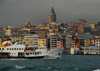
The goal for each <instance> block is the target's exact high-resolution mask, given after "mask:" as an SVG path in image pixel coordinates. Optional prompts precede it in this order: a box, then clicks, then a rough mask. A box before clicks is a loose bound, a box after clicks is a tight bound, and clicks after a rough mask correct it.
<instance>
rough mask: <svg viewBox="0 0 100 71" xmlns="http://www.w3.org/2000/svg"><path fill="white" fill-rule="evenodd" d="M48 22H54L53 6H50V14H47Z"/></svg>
mask: <svg viewBox="0 0 100 71" xmlns="http://www.w3.org/2000/svg"><path fill="white" fill-rule="evenodd" d="M50 22H56V13H55V11H54V8H53V6H52V9H51V12H50V14H49V23H50Z"/></svg>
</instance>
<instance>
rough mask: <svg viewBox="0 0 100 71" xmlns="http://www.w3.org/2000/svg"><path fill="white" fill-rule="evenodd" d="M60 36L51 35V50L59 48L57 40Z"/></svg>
mask: <svg viewBox="0 0 100 71" xmlns="http://www.w3.org/2000/svg"><path fill="white" fill-rule="evenodd" d="M57 39H58V36H57V35H51V36H50V48H57V41H58V40H57Z"/></svg>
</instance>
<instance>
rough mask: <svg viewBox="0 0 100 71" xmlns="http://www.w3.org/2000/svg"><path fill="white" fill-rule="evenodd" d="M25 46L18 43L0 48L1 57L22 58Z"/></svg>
mask: <svg viewBox="0 0 100 71" xmlns="http://www.w3.org/2000/svg"><path fill="white" fill-rule="evenodd" d="M25 47H26V46H25V44H24V43H22V42H16V43H15V44H13V45H10V46H4V47H3V46H2V47H0V57H3V56H4V57H9V56H10V57H18V56H22V54H23V53H24V50H25Z"/></svg>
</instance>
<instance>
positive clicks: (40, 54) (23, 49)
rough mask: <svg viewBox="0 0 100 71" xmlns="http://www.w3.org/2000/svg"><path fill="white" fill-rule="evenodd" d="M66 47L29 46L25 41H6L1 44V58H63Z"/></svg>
mask: <svg viewBox="0 0 100 71" xmlns="http://www.w3.org/2000/svg"><path fill="white" fill-rule="evenodd" d="M63 50H64V48H54V49H48V48H47V47H46V46H36V47H34V46H33V47H29V46H26V45H25V43H24V42H16V43H14V44H12V42H11V41H4V42H3V43H2V44H1V45H0V59H2V58H7V59H9V58H29V59H34V58H38V59H39V58H61V55H62V52H63Z"/></svg>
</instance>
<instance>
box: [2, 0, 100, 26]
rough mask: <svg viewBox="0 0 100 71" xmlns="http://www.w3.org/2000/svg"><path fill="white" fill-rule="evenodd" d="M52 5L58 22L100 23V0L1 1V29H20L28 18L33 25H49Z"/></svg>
mask: <svg viewBox="0 0 100 71" xmlns="http://www.w3.org/2000/svg"><path fill="white" fill-rule="evenodd" d="M52 4H53V7H54V10H55V12H56V15H57V22H62V23H67V22H75V21H77V20H78V19H85V20H86V21H88V22H90V23H97V22H100V0H0V27H7V26H8V25H10V26H15V27H16V28H20V27H22V26H24V24H25V22H26V21H27V18H29V21H30V23H31V25H37V24H39V23H41V22H47V23H48V21H49V13H50V11H51V8H52Z"/></svg>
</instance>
